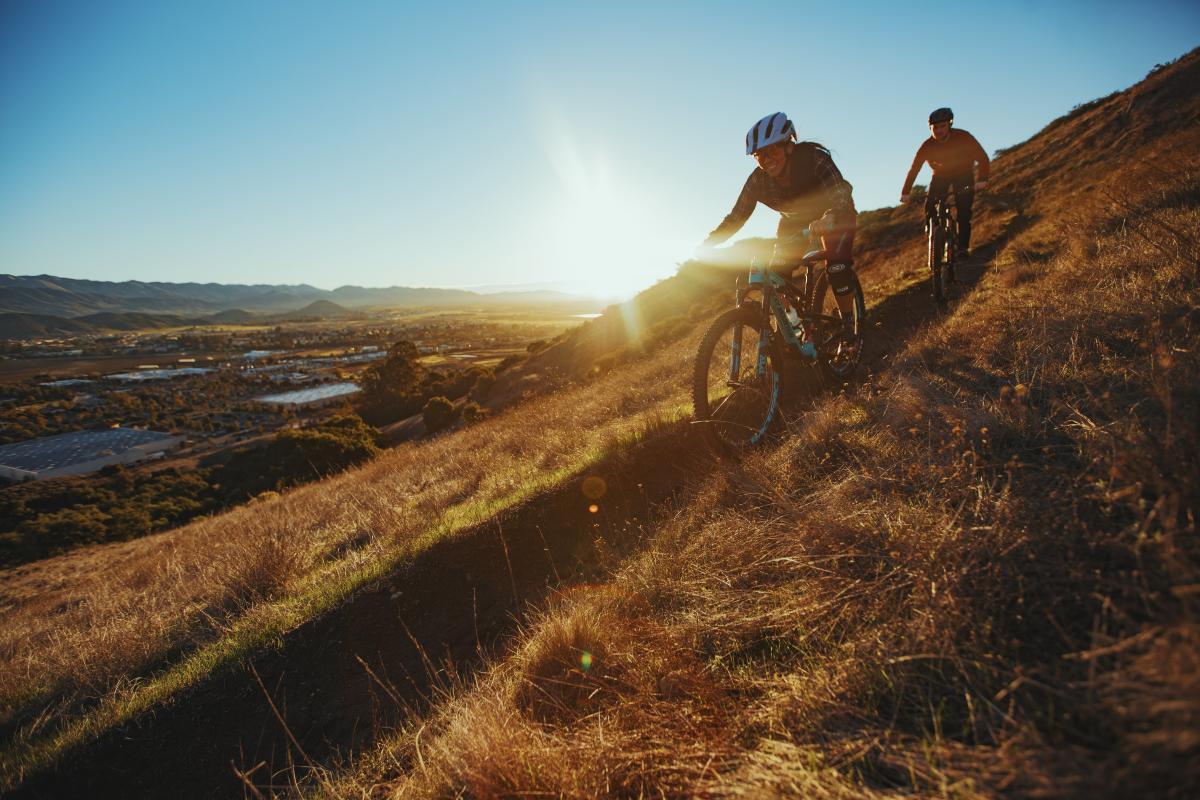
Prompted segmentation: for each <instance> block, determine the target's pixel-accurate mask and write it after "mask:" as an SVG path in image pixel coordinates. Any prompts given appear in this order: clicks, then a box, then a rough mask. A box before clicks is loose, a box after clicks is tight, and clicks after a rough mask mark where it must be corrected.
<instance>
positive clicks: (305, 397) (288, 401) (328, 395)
mask: <svg viewBox="0 0 1200 800" xmlns="http://www.w3.org/2000/svg"><path fill="white" fill-rule="evenodd" d="M361 391H362V388H361V387H360V386H359V385H358V384H357V383H349V382H347V383H327V384H325V385H324V386H314V387H313V388H311V389H297V390H296V391H294V392H283V393H282V394H266V395H262V396H261V397H256V398H254V399H255V400H256V401H257V402H259V403H264V404H266V405H268V406H272V407H275V408H301V407H303V408H317V407H319V406H323V405H326V404H327V403H334V402H337V401H338V400H341V399H342V398H344V397H346V396H347V395H351V394H354V393H356V392H361Z"/></svg>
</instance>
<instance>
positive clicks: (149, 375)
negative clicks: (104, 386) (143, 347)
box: [105, 367, 212, 381]
mask: <svg viewBox="0 0 1200 800" xmlns="http://www.w3.org/2000/svg"><path fill="white" fill-rule="evenodd" d="M207 372H212V370H211V369H209V368H207V367H179V368H177V369H139V370H138V371H137V372H118V373H115V374H113V375H107V376H105V377H107V378H111V379H112V380H117V381H166V380H170V379H172V378H182V377H183V376H185V375H203V374H205V373H207Z"/></svg>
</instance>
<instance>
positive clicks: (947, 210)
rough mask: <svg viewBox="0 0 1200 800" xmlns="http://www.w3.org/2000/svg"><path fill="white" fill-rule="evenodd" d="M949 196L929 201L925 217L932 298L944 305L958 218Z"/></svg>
mask: <svg viewBox="0 0 1200 800" xmlns="http://www.w3.org/2000/svg"><path fill="white" fill-rule="evenodd" d="M953 209H954V204H953V203H951V202H950V199H949V195H942V196H941V197H939V198H938V199H937V200H935V201H934V203H933V211H932V212H931V213H929V214H928V215H926V217H925V232H926V233H927V234H928V236H929V258H928V263H929V280H930V283H931V284H932V285H933V300H934V302H935V303H937V304H938V305H939V306H944V305H946V302H947V298H948V297H949V289H950V285H951V284H952V283H954V264H955V261H956V260H957V258H958V218H957V217H956V216H955V215H954V212H953Z"/></svg>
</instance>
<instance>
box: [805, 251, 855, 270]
mask: <svg viewBox="0 0 1200 800" xmlns="http://www.w3.org/2000/svg"><path fill="white" fill-rule="evenodd" d="M831 260H833V257H832V254H831V253H830V252H829V251H828V250H809V251H808V252H807V253H805V254H804V255H803V256H801V257H800V263H801V264H812V263H815V262H817V261H831ZM838 263H841V264H845V265H846V266H848V267H852V266H854V259H853V258H846V259H842V260H840V261H839V262H838Z"/></svg>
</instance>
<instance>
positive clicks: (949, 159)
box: [900, 128, 991, 194]
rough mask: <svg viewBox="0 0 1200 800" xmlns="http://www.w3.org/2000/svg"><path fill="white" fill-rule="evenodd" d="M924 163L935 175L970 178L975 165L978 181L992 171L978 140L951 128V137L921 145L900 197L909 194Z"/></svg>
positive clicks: (930, 140) (931, 140)
mask: <svg viewBox="0 0 1200 800" xmlns="http://www.w3.org/2000/svg"><path fill="white" fill-rule="evenodd" d="M925 162H929V167H930V169H932V170H933V174H934V175H964V174H965V175H969V174H971V171H972V167H974V166H975V164H976V163H978V164H979V173H978V175H977V176H976V179H977V180H981V181H986V180H987V178H988V172H989V170H990V169H991V163H990V162H989V161H988V157H987V153H985V152H984V150H983V147H982V145H980V144H979V142H978V140H976V138H975V137H974V136H972V135H971V134H970V133H968V132H967V131H964V130H962V129H961V128H951V129H950V135H949V136H947V137H946V138H945V140H943V141H940V142H939V141H938V140H937V139H934V138H933V137H932V136H930V137H929V138H928V139H926V140H925V141H924V142H922V143H921V146H920V147H919V148H918V149H917V155H916V157H915V158H913V163H912V168H911V169H909V171H908V176H907V177H905V179H904V188H903V189H902V190H900V194H908V193H909V192H911V191H912V187H913V181H915V180H916V179H917V173H918V172H920V171H921V167H922V165H924V164H925Z"/></svg>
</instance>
